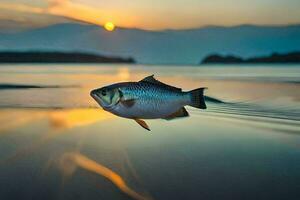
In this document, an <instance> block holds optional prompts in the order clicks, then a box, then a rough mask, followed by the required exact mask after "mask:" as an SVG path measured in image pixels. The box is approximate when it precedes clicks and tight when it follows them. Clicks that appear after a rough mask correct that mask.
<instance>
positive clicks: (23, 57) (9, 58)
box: [0, 51, 135, 63]
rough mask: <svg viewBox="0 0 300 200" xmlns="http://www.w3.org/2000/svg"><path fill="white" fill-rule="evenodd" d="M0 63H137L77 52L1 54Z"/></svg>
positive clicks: (131, 59)
mask: <svg viewBox="0 0 300 200" xmlns="http://www.w3.org/2000/svg"><path fill="white" fill-rule="evenodd" d="M0 63H135V61H134V59H133V58H121V57H108V56H101V55H95V54H87V53H76V52H68V53H66V52H35V51H30V52H0Z"/></svg>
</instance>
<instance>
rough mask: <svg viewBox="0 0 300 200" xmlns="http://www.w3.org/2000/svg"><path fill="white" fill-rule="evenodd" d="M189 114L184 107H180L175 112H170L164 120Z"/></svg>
mask: <svg viewBox="0 0 300 200" xmlns="http://www.w3.org/2000/svg"><path fill="white" fill-rule="evenodd" d="M188 116H190V115H189V113H188V112H187V111H186V109H185V108H184V107H182V108H180V109H179V110H177V111H176V112H174V113H172V114H171V115H169V116H167V117H165V118H164V119H166V120H172V119H176V118H181V117H188Z"/></svg>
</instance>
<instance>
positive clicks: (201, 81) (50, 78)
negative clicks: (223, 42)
mask: <svg viewBox="0 0 300 200" xmlns="http://www.w3.org/2000/svg"><path fill="white" fill-rule="evenodd" d="M234 69H236V70H237V71H235V70H234ZM299 69H300V68H299V67H298V68H297V67H285V68H284V70H283V69H282V68H281V67H278V66H277V67H256V68H245V69H244V70H242V69H240V68H239V67H235V68H234V67H230V68H229V70H226V69H225V67H223V68H222V67H219V68H218V67H217V68H213V69H208V68H207V67H204V68H200V67H199V68H196V67H184V69H183V68H181V67H170V66H169V67H158V66H151V67H150V66H149V67H142V66H125V65H124V66H123V65H122V66H117V67H111V66H101V67H97V66H94V65H89V66H85V67H81V66H74V67H72V66H53V65H47V66H28V65H26V66H1V69H0V72H1V73H0V80H1V83H0V84H1V85H7V84H10V85H18V89H17V90H16V89H11V88H6V89H5V90H0V107H1V109H0V124H1V126H0V150H1V151H0V158H1V160H0V177H1V181H0V199H45V200H48V199H49V200H50V199H128V198H132V199H152V198H153V199H174V200H176V199H283V198H286V197H290V198H289V199H298V197H299V196H300V192H299V191H300V190H299V187H298V185H299V184H298V183H299V178H300V170H299V166H300V159H299V156H300V148H299V147H300V140H299V137H300V134H299V133H300V132H299V130H300V109H299V108H300V107H299V104H300V85H299V84H298V83H297V81H298V82H299V81H300V80H299V77H300V70H299ZM224 72H226V74H224ZM229 72H230V73H232V74H233V76H232V77H230V73H229ZM150 74H155V75H156V76H157V78H158V79H159V80H161V81H164V82H166V83H169V84H172V85H175V86H179V87H182V88H183V89H185V90H189V89H193V88H197V87H200V86H206V87H208V88H209V89H208V90H207V93H206V95H207V98H206V99H207V105H208V109H207V110H205V111H199V110H197V109H193V108H190V107H188V108H187V109H188V111H189V112H190V115H191V116H190V117H189V118H186V119H181V120H173V121H165V120H149V122H148V121H147V122H148V123H149V124H150V125H151V127H152V134H147V133H146V132H145V131H144V130H143V129H141V128H140V127H139V126H137V125H136V124H135V123H134V122H132V120H128V119H123V118H119V117H116V116H114V115H112V114H110V113H108V112H105V111H104V110H102V109H101V108H99V107H98V105H97V104H96V103H95V102H94V101H93V100H92V99H91V98H90V97H89V91H90V90H91V89H92V88H96V87H99V86H103V85H108V84H111V83H114V82H118V81H130V80H134V81H137V80H140V79H142V78H143V77H144V76H146V75H150ZM255 74H258V75H257V76H255ZM20 85H27V86H41V85H42V86H43V87H30V88H22V87H19V86H20ZM48 86H59V87H48ZM65 86H78V87H65ZM70 152H71V153H70ZM74 152H76V153H74ZM53 160H55V161H57V160H59V161H60V162H59V163H60V165H59V166H60V168H59V170H58V169H57V165H50V164H49V163H52V161H53ZM45 169H47V170H45ZM78 169H83V170H78ZM61 170H62V171H63V175H62V174H61V173H60V172H61ZM75 172H76V173H75ZM91 172H92V173H91ZM65 176H67V177H68V178H67V179H64V178H65ZM100 176H101V177H105V178H106V179H104V178H101V177H100ZM62 179H63V187H62V183H61V182H62V181H61V180H62ZM16 180H18V181H16ZM107 180H109V181H110V182H109V181H107ZM111 183H113V184H114V185H112V184H111ZM261 188H264V189H263V190H261ZM16 191H17V192H16ZM120 191H121V192H120ZM145 194H146V195H145ZM149 196H151V198H150V197H149Z"/></svg>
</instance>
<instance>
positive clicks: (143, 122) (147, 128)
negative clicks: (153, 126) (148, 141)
mask: <svg viewBox="0 0 300 200" xmlns="http://www.w3.org/2000/svg"><path fill="white" fill-rule="evenodd" d="M134 120H135V121H136V122H137V123H138V124H139V125H140V126H141V127H143V128H144V129H146V130H148V131H151V130H150V128H149V126H148V124H147V123H146V122H145V121H144V120H141V119H134Z"/></svg>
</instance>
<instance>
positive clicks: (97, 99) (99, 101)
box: [90, 90, 113, 110]
mask: <svg viewBox="0 0 300 200" xmlns="http://www.w3.org/2000/svg"><path fill="white" fill-rule="evenodd" d="M90 96H91V97H92V98H93V99H94V100H95V101H96V102H97V103H98V104H99V105H100V106H101V107H102V108H103V109H104V110H110V109H111V107H112V106H113V105H107V104H106V103H105V102H104V101H103V100H102V99H101V97H99V96H98V95H97V93H96V92H95V90H92V91H91V92H90Z"/></svg>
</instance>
